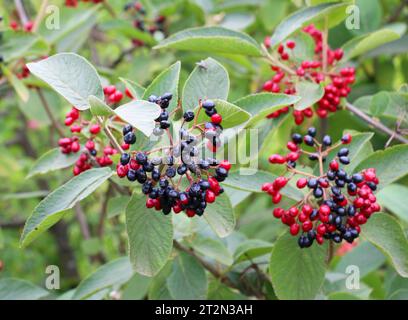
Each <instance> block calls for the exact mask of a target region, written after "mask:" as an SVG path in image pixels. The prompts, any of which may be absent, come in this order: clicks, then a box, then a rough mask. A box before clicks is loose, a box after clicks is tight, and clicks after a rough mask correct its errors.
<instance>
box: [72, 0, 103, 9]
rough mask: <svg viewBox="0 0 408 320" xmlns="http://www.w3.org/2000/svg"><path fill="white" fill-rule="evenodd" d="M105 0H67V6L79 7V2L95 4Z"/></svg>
mask: <svg viewBox="0 0 408 320" xmlns="http://www.w3.org/2000/svg"><path fill="white" fill-rule="evenodd" d="M103 1H104V0H65V6H67V7H77V6H78V2H90V3H94V4H98V3H102V2H103Z"/></svg>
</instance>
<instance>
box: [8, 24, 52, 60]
mask: <svg viewBox="0 0 408 320" xmlns="http://www.w3.org/2000/svg"><path fill="white" fill-rule="evenodd" d="M2 36H3V38H2V41H1V45H0V52H1V55H2V56H3V59H4V62H6V63H8V62H10V61H13V60H16V59H19V58H23V57H30V56H41V55H46V54H47V52H48V49H49V46H48V44H47V42H45V41H44V39H43V38H41V37H40V36H38V35H36V34H34V33H27V32H15V31H6V32H3V33H2Z"/></svg>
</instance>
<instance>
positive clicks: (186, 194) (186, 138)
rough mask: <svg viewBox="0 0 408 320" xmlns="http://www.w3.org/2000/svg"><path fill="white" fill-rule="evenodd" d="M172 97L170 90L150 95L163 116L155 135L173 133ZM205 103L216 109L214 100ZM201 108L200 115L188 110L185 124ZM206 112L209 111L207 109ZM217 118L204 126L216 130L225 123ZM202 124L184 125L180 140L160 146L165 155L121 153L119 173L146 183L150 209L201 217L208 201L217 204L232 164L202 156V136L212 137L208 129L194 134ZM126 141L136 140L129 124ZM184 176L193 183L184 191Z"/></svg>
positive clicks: (128, 142)
mask: <svg viewBox="0 0 408 320" xmlns="http://www.w3.org/2000/svg"><path fill="white" fill-rule="evenodd" d="M171 99H172V95H171V94H170V93H165V94H163V95H162V96H161V97H156V96H151V97H150V98H149V101H151V102H155V103H157V104H158V105H159V106H161V108H162V112H161V115H160V116H159V118H158V119H156V123H157V125H158V126H157V127H156V129H155V131H154V134H155V135H161V134H163V132H164V131H166V132H167V133H168V134H170V131H169V127H170V122H169V121H168V118H169V114H168V112H167V111H166V109H167V108H168V106H169V103H170V101H171ZM202 105H205V106H207V105H208V106H210V105H213V107H212V108H210V110H211V111H216V110H215V104H214V103H213V102H212V101H210V100H207V101H204V102H203V103H202ZM201 110H202V109H201V108H200V110H199V111H198V112H197V114H194V112H193V111H186V112H185V113H184V115H183V118H184V122H183V126H184V123H188V122H191V121H193V120H195V119H196V117H198V114H199V112H201ZM211 111H210V112H209V113H211ZM206 112H208V110H207V109H206ZM214 114H216V113H214ZM214 114H212V116H211V119H213V116H214ZM214 119H215V118H214ZM215 120H216V121H215V123H214V122H208V123H206V124H204V126H206V127H208V128H210V127H211V128H212V129H211V130H209V131H214V132H215V129H214V128H215V126H219V123H220V122H221V120H220V119H218V118H217V119H215ZM208 124H211V126H210V125H208ZM198 125H199V124H194V126H192V127H191V128H190V129H186V128H184V127H183V126H182V128H181V129H180V131H179V133H178V135H177V136H178V139H177V141H174V140H175V139H174V140H173V139H171V146H169V147H166V148H159V149H160V151H164V150H167V152H166V154H165V155H164V156H154V157H150V155H151V154H152V153H153V152H155V151H154V150H151V151H150V152H137V151H131V152H129V153H123V154H122V155H121V158H120V163H118V165H117V169H116V172H117V175H118V176H119V177H121V178H124V177H127V179H128V180H129V181H137V182H138V183H140V184H141V185H142V192H143V193H144V194H145V195H146V196H147V198H146V207H147V208H155V209H156V210H161V211H162V212H163V213H164V214H169V213H170V212H171V211H173V212H174V213H179V212H181V211H184V212H185V213H186V215H187V216H188V217H193V216H195V215H198V216H201V215H203V214H204V210H205V208H206V207H207V204H208V203H213V202H214V201H215V199H216V197H217V196H219V195H220V194H222V193H223V192H224V189H223V188H222V187H221V186H220V184H219V183H220V182H222V181H224V180H225V179H226V178H227V176H228V172H229V170H230V169H231V164H230V163H229V162H228V161H225V160H224V161H221V162H220V161H218V160H216V159H215V158H207V159H202V158H201V157H200V149H199V147H198V146H199V143H200V139H204V138H208V137H206V136H205V132H206V131H205V130H204V129H201V130H200V133H199V134H198V136H196V135H194V134H193V133H192V130H194V129H195V126H198ZM213 137H214V136H211V138H213ZM123 140H124V142H125V143H127V144H134V143H135V142H136V135H135V133H134V132H133V128H132V126H130V125H126V126H125V127H124V128H123ZM157 151H159V150H157ZM177 175H178V176H179V177H178V181H175V178H176V176H177ZM183 177H185V178H186V179H187V181H188V182H189V186H188V187H187V188H186V189H185V190H184V191H182V190H181V188H182V187H181V185H182V179H183ZM204 177H205V178H204Z"/></svg>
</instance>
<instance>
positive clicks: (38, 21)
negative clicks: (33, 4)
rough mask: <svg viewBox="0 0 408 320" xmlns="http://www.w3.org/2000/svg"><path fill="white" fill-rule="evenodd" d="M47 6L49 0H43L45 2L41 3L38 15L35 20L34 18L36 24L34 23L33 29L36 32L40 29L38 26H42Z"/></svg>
mask: <svg viewBox="0 0 408 320" xmlns="http://www.w3.org/2000/svg"><path fill="white" fill-rule="evenodd" d="M47 6H48V0H43V2H42V3H41V7H40V10H38V13H37V16H36V17H35V20H34V25H33V30H32V31H33V32H36V31H37V30H38V27H39V26H40V24H41V21H42V19H43V18H44V15H45V11H46V9H47Z"/></svg>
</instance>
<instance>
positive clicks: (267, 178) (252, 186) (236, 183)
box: [223, 168, 303, 200]
mask: <svg viewBox="0 0 408 320" xmlns="http://www.w3.org/2000/svg"><path fill="white" fill-rule="evenodd" d="M276 178H277V176H276V175H274V174H272V173H270V172H267V171H262V170H253V169H249V168H240V169H239V170H238V171H233V172H230V174H229V175H228V178H227V179H226V180H225V181H224V182H223V184H224V185H226V186H230V187H233V188H237V189H239V190H244V191H249V192H257V193H262V192H263V191H262V190H261V187H262V185H263V184H264V183H267V182H271V181H274V180H275V179H276ZM281 193H282V195H284V196H286V197H288V198H290V199H293V200H301V199H303V193H302V192H300V191H298V190H296V189H295V188H293V187H291V186H289V185H288V186H286V187H285V188H283V189H282V191H281Z"/></svg>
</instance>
